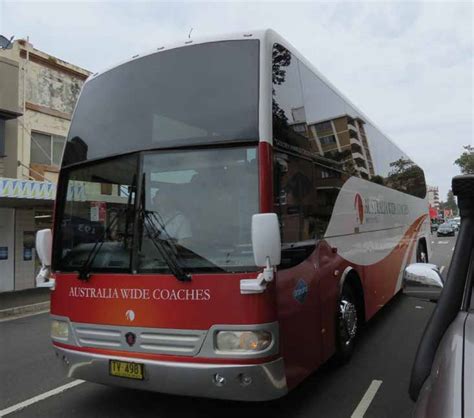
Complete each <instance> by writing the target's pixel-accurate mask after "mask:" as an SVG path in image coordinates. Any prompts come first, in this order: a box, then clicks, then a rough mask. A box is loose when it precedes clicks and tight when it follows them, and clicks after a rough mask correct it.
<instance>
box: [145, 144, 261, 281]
mask: <svg viewBox="0 0 474 418" xmlns="http://www.w3.org/2000/svg"><path fill="white" fill-rule="evenodd" d="M143 171H144V176H145V177H144V178H145V181H144V190H143V191H142V193H143V196H142V199H143V205H144V206H145V208H144V210H145V212H146V213H147V214H149V216H147V217H146V218H144V220H143V225H142V240H141V245H140V248H139V257H138V258H139V271H141V272H160V271H167V270H168V265H167V263H166V260H164V259H163V258H162V256H161V254H160V251H158V249H157V248H156V245H154V243H153V242H152V241H153V240H152V237H151V235H152V234H150V228H155V229H156V231H157V232H158V237H157V238H158V239H160V240H164V241H165V242H167V243H168V244H169V243H171V246H172V251H174V252H175V253H176V255H177V260H178V262H179V263H180V265H181V267H182V268H183V269H184V270H185V271H188V272H198V271H211V270H215V269H219V270H224V271H246V270H253V269H255V265H254V261H253V253H252V245H251V220H252V215H253V214H254V213H257V212H258V171H257V159H256V148H221V149H212V150H209V149H206V150H192V151H171V152H159V153H149V154H145V156H144V160H143ZM155 235H156V234H155Z"/></svg>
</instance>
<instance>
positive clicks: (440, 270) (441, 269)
mask: <svg viewBox="0 0 474 418" xmlns="http://www.w3.org/2000/svg"><path fill="white" fill-rule="evenodd" d="M443 270H444V266H441V268H440V269H439V272H440V274H441V273H442V272H443Z"/></svg>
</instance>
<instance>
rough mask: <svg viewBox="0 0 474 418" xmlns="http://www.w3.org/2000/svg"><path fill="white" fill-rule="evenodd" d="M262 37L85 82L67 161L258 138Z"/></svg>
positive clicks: (185, 50) (152, 60) (177, 54)
mask: <svg viewBox="0 0 474 418" xmlns="http://www.w3.org/2000/svg"><path fill="white" fill-rule="evenodd" d="M258 71H259V41H258V40H245V41H222V42H211V43H205V44H197V45H190V46H186V47H181V48H175V49H170V50H165V51H162V52H157V53H154V54H151V55H147V56H144V57H141V58H138V59H136V60H133V61H130V62H128V63H126V64H123V65H120V66H118V67H116V68H113V69H112V70H109V71H106V72H104V73H103V74H100V75H98V76H97V77H95V78H92V79H91V80H90V81H88V82H87V83H86V84H85V85H84V88H83V90H82V92H81V96H80V99H79V102H78V105H77V108H76V110H75V112H74V118H73V121H72V124H71V129H70V131H69V135H68V141H67V144H66V150H65V153H64V158H63V166H68V165H70V164H73V163H78V162H81V161H85V160H91V159H97V158H107V157H110V156H112V155H119V154H124V153H127V152H133V151H142V150H146V149H156V148H166V147H168V148H169V147H177V146H182V145H196V144H208V143H217V142H227V143H228V142H230V141H233V142H236V141H245V140H255V139H258V85H259V81H258V80H259V76H258Z"/></svg>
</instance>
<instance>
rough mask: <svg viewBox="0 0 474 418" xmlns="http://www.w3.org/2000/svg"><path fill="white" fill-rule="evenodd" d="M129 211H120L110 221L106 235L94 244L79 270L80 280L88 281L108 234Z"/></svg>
mask: <svg viewBox="0 0 474 418" xmlns="http://www.w3.org/2000/svg"><path fill="white" fill-rule="evenodd" d="M126 210H127V209H121V210H119V211H118V212H117V213H116V214H115V216H114V217H113V218H112V220H111V221H110V224H109V226H108V227H107V228H106V229H105V231H104V235H103V236H102V237H101V238H98V239H97V240H96V242H95V243H94V246H93V247H92V249H91V250H90V251H89V255H88V256H87V259H86V261H84V264H83V265H82V267H81V268H80V269H79V276H78V279H79V280H84V281H86V280H88V279H89V277H90V271H91V267H92V264H93V263H94V260H95V258H96V257H97V254H99V252H100V249H101V248H102V245H103V244H104V242H105V237H106V236H107V234H108V233H109V232H110V231H111V230H112V228H113V227H114V226H115V225H116V224H117V223H118V220H119V218H120V215H121V214H122V213H124V212H125V211H126Z"/></svg>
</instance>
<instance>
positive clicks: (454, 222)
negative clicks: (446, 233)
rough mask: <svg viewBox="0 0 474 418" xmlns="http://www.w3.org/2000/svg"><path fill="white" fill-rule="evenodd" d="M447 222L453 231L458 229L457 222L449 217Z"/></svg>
mask: <svg viewBox="0 0 474 418" xmlns="http://www.w3.org/2000/svg"><path fill="white" fill-rule="evenodd" d="M448 223H449V225H451V226H452V227H453V228H454V230H455V231H459V223H458V222H456V221H455V220H454V219H450V220H449V221H448Z"/></svg>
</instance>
